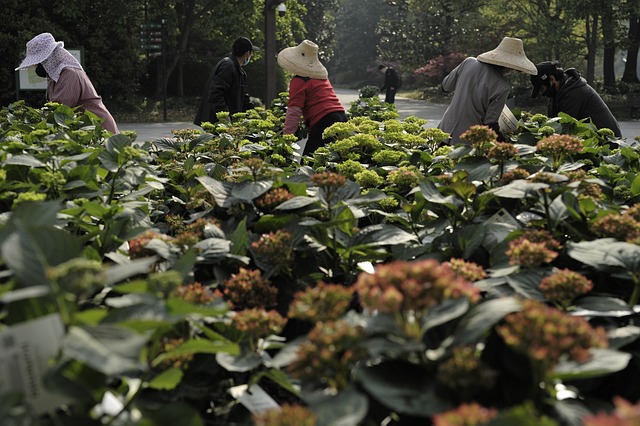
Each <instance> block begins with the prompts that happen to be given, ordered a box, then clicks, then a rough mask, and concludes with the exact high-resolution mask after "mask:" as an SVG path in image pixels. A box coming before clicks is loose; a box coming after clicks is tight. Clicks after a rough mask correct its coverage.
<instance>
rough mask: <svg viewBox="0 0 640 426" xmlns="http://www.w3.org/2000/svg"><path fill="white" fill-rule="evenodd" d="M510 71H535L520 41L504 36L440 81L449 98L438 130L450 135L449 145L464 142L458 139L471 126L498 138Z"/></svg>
mask: <svg viewBox="0 0 640 426" xmlns="http://www.w3.org/2000/svg"><path fill="white" fill-rule="evenodd" d="M512 70H516V71H520V72H523V73H526V74H535V73H536V72H537V71H536V66H535V65H534V64H533V62H531V61H530V60H529V59H528V58H527V56H526V55H525V53H524V47H523V44H522V40H520V39H519V38H512V37H505V38H503V39H502V41H501V42H500V44H499V45H498V47H496V48H495V49H493V50H490V51H488V52H484V53H481V54H480V55H478V57H477V58H474V57H468V58H466V59H465V60H464V61H462V63H461V64H460V65H458V66H457V67H456V68H455V69H454V70H453V71H451V72H450V73H449V74H448V75H447V76H446V77H445V78H444V80H442V90H443V91H445V92H453V98H452V99H451V103H450V104H449V107H447V110H446V111H445V112H444V115H443V116H442V120H440V123H439V124H438V128H439V129H440V130H442V131H443V132H446V133H449V135H451V139H450V141H449V143H450V144H452V145H456V144H459V143H467V141H465V140H464V139H462V138H460V136H461V135H462V134H463V133H464V132H466V131H467V130H468V129H469V127H471V126H474V125H486V126H489V127H490V128H491V129H493V130H495V132H496V133H498V136H499V137H501V134H500V124H499V123H500V116H501V114H502V111H503V110H504V108H505V104H506V101H507V97H508V96H509V90H510V88H511V86H510V84H509V80H507V77H506V75H507V74H508V73H509V72H511V71H512Z"/></svg>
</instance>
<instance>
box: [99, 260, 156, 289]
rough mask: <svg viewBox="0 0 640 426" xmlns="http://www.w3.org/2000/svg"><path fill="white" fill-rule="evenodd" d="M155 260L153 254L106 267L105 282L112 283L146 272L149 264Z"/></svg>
mask: <svg viewBox="0 0 640 426" xmlns="http://www.w3.org/2000/svg"><path fill="white" fill-rule="evenodd" d="M157 261H158V258H157V257H155V256H153V257H145V258H143V259H135V260H132V261H131V262H129V263H126V264H123V265H114V266H111V267H110V268H109V269H107V284H108V285H113V284H116V283H119V282H121V281H124V280H126V279H127V278H131V277H134V276H136V275H139V274H148V273H149V272H150V271H151V266H152V265H154V264H155V263H156V262H157Z"/></svg>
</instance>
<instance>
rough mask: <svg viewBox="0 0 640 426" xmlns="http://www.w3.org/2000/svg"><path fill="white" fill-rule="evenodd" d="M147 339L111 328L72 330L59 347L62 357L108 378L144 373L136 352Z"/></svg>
mask: <svg viewBox="0 0 640 426" xmlns="http://www.w3.org/2000/svg"><path fill="white" fill-rule="evenodd" d="M146 342H147V337H146V336H142V335H139V334H137V333H133V332H131V331H129V330H126V329H124V328H122V327H118V326H115V325H99V326H97V327H87V328H80V327H74V326H72V327H71V328H70V329H69V332H68V333H67V336H66V337H65V339H64V341H63V344H62V351H63V353H64V354H65V355H66V356H68V357H71V358H74V359H77V360H78V361H82V362H84V363H85V364H87V365H89V366H90V367H92V368H94V369H96V370H97V371H100V372H102V373H104V374H106V375H108V376H114V375H119V374H127V373H132V372H135V371H142V370H144V368H145V366H144V364H142V363H140V361H139V358H140V351H141V350H142V348H143V347H144V345H145V344H146Z"/></svg>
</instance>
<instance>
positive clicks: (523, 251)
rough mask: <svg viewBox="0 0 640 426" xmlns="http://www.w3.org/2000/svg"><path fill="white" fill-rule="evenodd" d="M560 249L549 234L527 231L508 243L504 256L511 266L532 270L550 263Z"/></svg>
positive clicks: (558, 244)
mask: <svg viewBox="0 0 640 426" xmlns="http://www.w3.org/2000/svg"><path fill="white" fill-rule="evenodd" d="M561 248H562V246H561V245H560V243H559V242H558V241H557V240H555V239H554V238H553V237H552V236H551V234H550V233H549V232H547V231H544V230H536V229H529V230H525V231H524V232H523V233H522V235H521V236H520V237H518V238H517V239H515V240H513V241H511V242H509V249H508V250H507V251H506V255H507V256H509V263H510V264H511V265H520V266H522V267H524V268H527V269H532V268H537V267H539V266H541V265H542V264H544V263H550V262H552V261H553V260H554V259H555V258H556V257H557V256H558V253H557V250H560V249H561Z"/></svg>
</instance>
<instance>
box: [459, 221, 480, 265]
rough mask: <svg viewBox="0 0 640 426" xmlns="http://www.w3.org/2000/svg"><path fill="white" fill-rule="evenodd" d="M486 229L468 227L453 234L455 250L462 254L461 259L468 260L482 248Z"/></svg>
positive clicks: (473, 226)
mask: <svg viewBox="0 0 640 426" xmlns="http://www.w3.org/2000/svg"><path fill="white" fill-rule="evenodd" d="M485 234H486V229H485V227H484V225H469V226H465V227H464V228H462V229H461V230H459V231H457V232H455V234H454V235H453V238H455V244H456V248H457V249H458V250H460V251H461V252H462V257H463V258H464V259H468V258H469V257H471V256H472V255H473V254H474V253H475V252H476V251H477V250H478V248H480V247H481V246H482V242H483V241H484V237H485Z"/></svg>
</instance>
